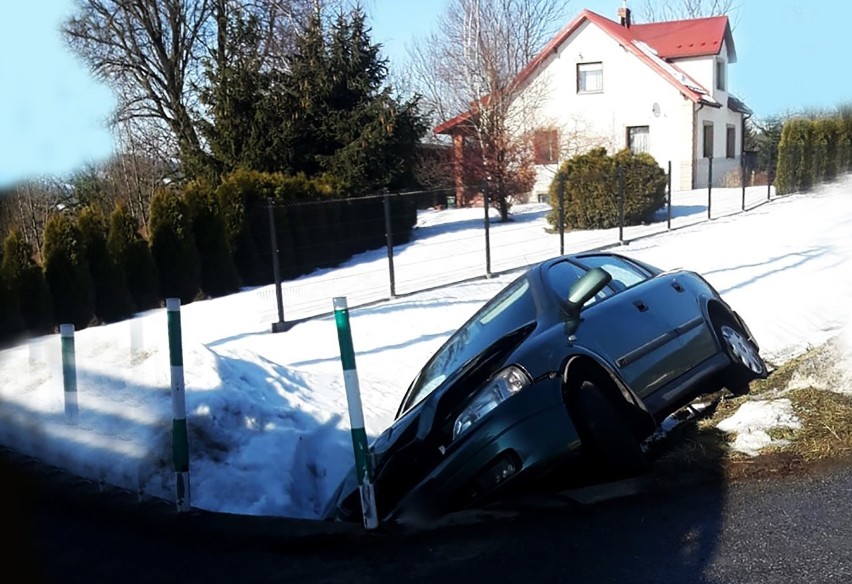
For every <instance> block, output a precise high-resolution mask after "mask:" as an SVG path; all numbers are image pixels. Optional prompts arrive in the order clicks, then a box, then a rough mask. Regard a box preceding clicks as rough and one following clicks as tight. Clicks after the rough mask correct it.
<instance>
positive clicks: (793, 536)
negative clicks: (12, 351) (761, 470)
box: [0, 464, 852, 584]
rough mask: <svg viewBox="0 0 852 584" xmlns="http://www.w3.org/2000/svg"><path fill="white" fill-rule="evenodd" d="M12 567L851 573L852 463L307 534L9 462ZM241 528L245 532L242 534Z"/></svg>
mask: <svg viewBox="0 0 852 584" xmlns="http://www.w3.org/2000/svg"><path fill="white" fill-rule="evenodd" d="M0 470H2V474H0V476H1V477H2V482H0V497H2V505H0V514H2V517H3V523H2V524H3V526H4V528H5V529H4V538H3V539H4V541H5V542H6V543H5V544H2V545H0V550H2V556H3V559H2V564H3V566H4V567H5V570H6V574H7V575H9V576H11V577H3V578H2V579H3V581H5V582H49V583H53V582H55V583H65V582H87V583H98V582H110V583H113V582H115V583H120V584H131V583H136V582H145V583H150V582H156V583H158V584H160V583H166V582H180V583H190V582H204V583H208V584H210V583H214V582H241V583H242V582H246V583H254V582H310V583H314V582H316V583H324V582H347V583H352V582H378V583H389V582H394V583H396V582H431V583H436V584H449V583H452V582H460V583H464V584H478V583H479V582H488V583H489V584H491V583H495V582H512V583H518V582H578V583H582V582H593V583H606V582H630V583H646V582H647V583H684V582H695V583H717V582H718V583H728V582H731V583H743V584H745V583H764V582H765V583H773V584H783V583H794V582H795V583H800V582H809V583H822V582H826V583H828V582H844V583H847V582H852V545H850V542H852V508H850V506H852V465H847V464H844V465H835V466H833V467H830V468H823V469H821V470H820V471H817V472H814V473H812V474H809V475H806V476H799V477H785V478H777V479H775V478H772V477H769V478H766V479H762V480H751V481H749V482H742V483H735V484H734V485H732V486H729V487H727V488H726V487H724V486H723V485H719V484H703V485H699V486H692V487H689V488H684V489H681V490H679V491H676V492H673V493H672V492H665V493H661V492H652V493H647V494H643V495H640V496H638V497H633V498H630V499H622V500H616V501H609V502H605V503H598V504H595V505H577V504H571V503H564V504H556V505H554V504H553V501H551V502H550V503H551V505H550V506H549V508H545V509H542V508H532V507H526V508H523V509H521V510H520V512H513V513H507V514H505V515H504V516H502V518H491V519H488V520H485V521H478V522H470V523H465V524H463V525H455V526H443V527H440V528H433V529H430V530H425V531H418V532H394V531H390V532H380V533H370V534H366V535H365V534H364V533H363V532H360V531H359V530H354V531H342V532H340V533H333V534H326V535H324V536H317V537H311V538H307V539H298V538H296V537H288V536H286V534H287V533H288V532H287V529H288V528H287V527H286V524H285V522H282V521H279V520H260V521H258V520H256V519H255V520H251V521H244V520H243V519H242V518H237V517H221V516H216V515H209V514H204V513H202V514H196V515H194V516H193V517H192V518H189V517H186V516H183V517H182V518H177V516H176V514H175V513H174V512H173V510H172V509H171V508H168V509H166V508H164V507H163V506H161V505H159V506H158V505H153V506H151V507H150V509H148V508H146V507H144V506H143V507H142V508H141V511H140V508H139V506H138V505H136V504H131V505H130V506H129V507H130V510H127V509H126V507H127V505H128V504H127V501H122V502H120V504H119V505H113V504H108V505H106V506H103V505H101V503H100V501H99V498H98V497H96V498H94V499H92V498H84V499H82V503H81V500H80V499H78V498H77V497H76V496H75V494H74V492H73V491H74V490H73V489H69V490H67V491H64V492H62V493H59V494H57V493H56V492H52V491H50V490H49V489H45V488H43V487H41V486H39V484H37V483H36V482H34V480H33V478H32V477H30V476H22V475H20V474H18V473H17V472H16V471H15V469H14V468H11V467H8V466H7V467H0ZM231 536H233V537H231Z"/></svg>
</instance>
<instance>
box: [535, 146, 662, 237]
mask: <svg viewBox="0 0 852 584" xmlns="http://www.w3.org/2000/svg"><path fill="white" fill-rule="evenodd" d="M619 168H621V169H622V172H623V177H624V178H623V181H624V223H625V225H635V224H637V223H640V222H642V221H646V220H649V219H650V218H651V217H653V214H654V212H655V211H656V210H657V209H659V208H660V207H661V206H662V205H663V204H664V203H665V197H666V193H665V189H666V176H665V172H664V171H663V169H662V168H660V166H659V165H658V164H657V163H656V161H655V160H654V158H653V157H651V156H650V155H648V154H633V153H632V152H631V151H629V150H622V151H621V152H618V153H617V154H615V156H609V155H608V154H607V151H606V149H605V148H596V149H593V150H591V151H589V152H587V153H585V154H580V155H578V156H575V157H573V158H571V159H569V160H567V161H565V162H564V163H563V164H562V166H560V168H559V170H558V171H557V173H556V176H555V177H554V179H553V182H552V183H551V185H550V202H551V206H552V209H553V210H552V211H551V212H550V214H549V215H548V221H549V222H550V223H551V225H553V226H556V225H558V222H559V216H558V213H559V197H560V194H561V196H562V197H563V201H564V203H563V205H564V214H563V221H564V225H565V227H566V228H569V229H606V228H610V227H617V226H618V224H619V200H618V196H619V195H618V191H619V181H618V169H619Z"/></svg>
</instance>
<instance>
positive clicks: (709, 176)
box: [707, 156, 713, 219]
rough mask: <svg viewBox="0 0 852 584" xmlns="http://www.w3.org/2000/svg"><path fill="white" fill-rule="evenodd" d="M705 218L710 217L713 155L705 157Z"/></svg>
mask: <svg viewBox="0 0 852 584" xmlns="http://www.w3.org/2000/svg"><path fill="white" fill-rule="evenodd" d="M707 164H708V166H707V218H708V219H712V217H711V216H710V202H711V201H712V198H713V197H712V193H713V157H712V156H711V157H709V158H708V159H707Z"/></svg>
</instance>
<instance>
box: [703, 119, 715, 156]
mask: <svg viewBox="0 0 852 584" xmlns="http://www.w3.org/2000/svg"><path fill="white" fill-rule="evenodd" d="M703 138H704V153H703V155H704V158H713V124H712V123H711V122H704V136H703Z"/></svg>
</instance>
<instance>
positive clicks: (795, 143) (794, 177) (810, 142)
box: [775, 119, 817, 195]
mask: <svg viewBox="0 0 852 584" xmlns="http://www.w3.org/2000/svg"><path fill="white" fill-rule="evenodd" d="M815 154H816V149H815V143H814V124H813V122H811V121H810V120H805V119H791V120H787V121H786V122H785V123H784V129H783V130H781V141H780V142H779V143H778V168H777V171H776V175H775V189H776V191H777V192H778V194H779V195H783V194H787V193H792V192H797V191H806V190H808V189H810V188H811V187H812V186H813V184H814V179H815V172H816V171H817V169H816V165H815Z"/></svg>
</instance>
